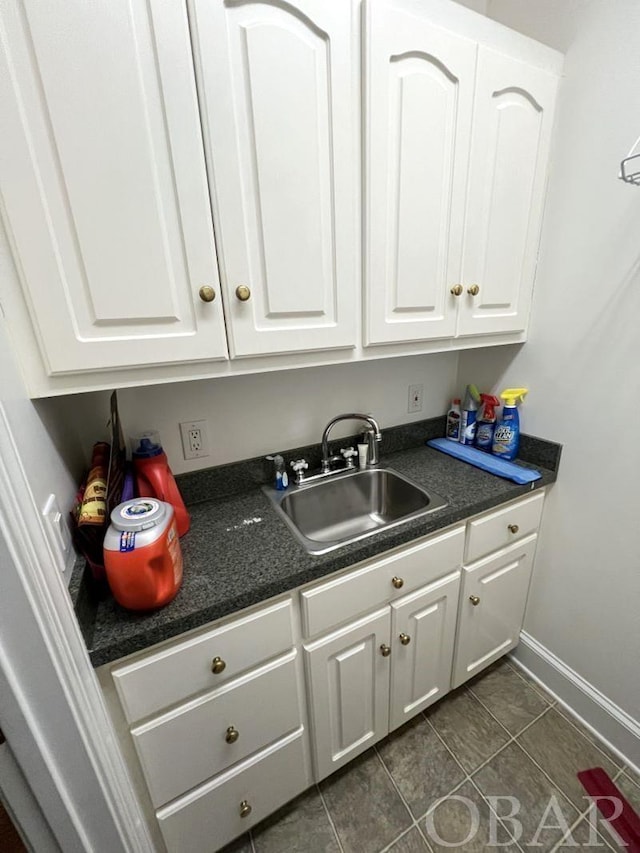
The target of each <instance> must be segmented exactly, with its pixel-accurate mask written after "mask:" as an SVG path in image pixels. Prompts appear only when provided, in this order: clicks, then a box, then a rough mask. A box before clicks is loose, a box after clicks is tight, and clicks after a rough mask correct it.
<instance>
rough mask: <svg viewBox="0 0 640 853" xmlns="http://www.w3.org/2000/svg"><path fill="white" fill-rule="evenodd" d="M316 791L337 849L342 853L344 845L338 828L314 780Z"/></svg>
mask: <svg viewBox="0 0 640 853" xmlns="http://www.w3.org/2000/svg"><path fill="white" fill-rule="evenodd" d="M316 791H317V792H318V795H319V797H320V802H321V803H322V805H323V807H324V810H325V813H326V815H327V820H328V821H329V826H330V827H331V829H332V830H333V834H334V836H335V839H336V842H337V844H338V849H339V850H340V853H344V847H343V846H342V841H340V836H339V835H338V830H337V829H336V825H335V823H334V822H333V818H332V817H331V812H330V811H329V806H328V805H327V803H326V801H325V798H324V794H323V793H322V789H321V788H320V785H319V784H318V782H316Z"/></svg>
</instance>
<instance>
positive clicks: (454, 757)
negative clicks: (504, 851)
mask: <svg viewBox="0 0 640 853" xmlns="http://www.w3.org/2000/svg"><path fill="white" fill-rule="evenodd" d="M546 710H547V709H545V711H543V713H545V712H546ZM423 715H424V716H425V719H426V720H427V722H428V723H429V725H430V726H431V728H432V730H433V732H434V734H435V735H436V737H437V738H438V739H439V740H440V742H441V743H442V745H443V746H444V748H445V749H446V750H447V752H448V753H449V755H451V757H452V758H453V760H454V761H455V762H456V764H457V765H458V767H460V769H461V770H462V772H463V773H464V774H465V778H464V779H463V780H462V782H460V784H459V785H456V786H455V788H452V789H451V791H449V793H448V794H447V796H448V797H450V796H451V794H454V793H455V792H456V791H458V790H459V789H460V788H461V787H462V786H463V785H464V784H465V783H466V782H469V784H471V785H472V786H473V787H474V788H475V789H476V791H477V792H478V793H479V794H480V797H481V798H482V799H483V800H484V801H485V802H486V804H487V806H488V807H489V809H491V811H492V812H493V813H494V814H495V816H496V817H497V818H498V820H499V821H500V825H501V826H502V827H503V828H504V829H505V831H506V832H507V834H508V835H511V833H510V832H509V828H508V827H507V826H506V824H505V823H504V822H503V821H502V819H501V818H500V815H499V814H498V813H497V812H496V811H495V809H492V808H491V804H490V803H489V801H488V800H487V798H486V797H485V795H484V794H483V793H482V791H481V790H480V788H479V787H478V785H477V783H476V782H475V781H474V779H473V778H472V776H471V774H470V773H467V771H466V770H465V769H464V767H463V766H462V765H461V764H460V762H459V761H458V759H457V758H456V756H455V754H454V752H453V750H452V749H451V748H450V747H449V745H448V744H447V743H446V741H445V740H444V738H443V737H442V735H441V734H440V732H439V731H438V730H437V729H436V727H435V726H434V725H433V723H432V722H431V720H430V719H429V718H428V717H427V716H426V714H424V712H423ZM540 716H542V715H540ZM506 745H507V744H505V746H506ZM498 752H500V750H498ZM498 752H496V753H495V755H497V754H498ZM493 757H494V756H491V758H493ZM491 758H490V759H489V761H491ZM473 772H474V773H475V772H476V771H475V770H474V771H473ZM428 813H429V809H427V811H426V812H425V813H424V814H423V815H422V817H421V818H420V821H423V820H424V819H425V817H426V816H427V814H428ZM421 834H422V835H423V836H424V833H422V832H421ZM425 841H426V838H425ZM513 843H514V844H515V846H516V847H517V848H518V850H520V851H521V853H524V851H523V850H522V848H521V847H520V845H519V844H518V842H517V841H515V839H514V841H513Z"/></svg>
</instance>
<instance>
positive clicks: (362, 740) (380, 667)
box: [305, 607, 391, 779]
mask: <svg viewBox="0 0 640 853" xmlns="http://www.w3.org/2000/svg"><path fill="white" fill-rule="evenodd" d="M390 628H391V625H390V619H389V608H388V607H386V608H384V610H377V611H376V612H375V613H373V614H371V616H368V617H366V618H365V619H360V620H359V621H357V622H355V623H353V624H350V625H348V626H347V627H346V628H343V629H342V630H340V631H336V632H334V633H332V634H329V636H328V637H323V638H322V639H321V640H319V641H318V642H316V643H311V644H310V645H307V646H305V659H306V671H307V680H308V688H309V696H310V700H311V701H310V706H311V719H312V724H313V732H314V746H315V749H314V755H315V765H316V776H317V778H319V779H323V778H324V777H325V776H328V775H329V774H330V773H333V771H334V770H337V769H338V767H342V765H343V764H346V763H347V762H348V761H350V760H351V759H352V758H354V757H355V756H356V755H358V754H359V753H361V752H363V751H364V750H365V749H367V748H368V747H369V746H371V745H372V744H373V743H375V742H376V741H377V740H380V738H381V737H383V736H384V735H386V733H387V731H388V730H389V652H390V645H389V643H390Z"/></svg>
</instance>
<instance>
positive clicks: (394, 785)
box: [373, 744, 415, 838]
mask: <svg viewBox="0 0 640 853" xmlns="http://www.w3.org/2000/svg"><path fill="white" fill-rule="evenodd" d="M373 750H374V752H375V754H376V755H377V756H378V761H379V762H380V764H382V767H383V768H384V772H385V773H386V774H387V776H388V777H389V779H390V780H391V784H392V785H393V787H394V788H395V790H396V793H397V795H398V796H399V797H400V799H401V800H402V805H403V806H404V807H405V809H406V810H407V812H408V813H409V817H410V818H411V822H412V823H413V822H414V821H415V818H414V816H413V812H412V811H411V809H410V808H409V804H408V803H407V801H406V800H405V798H404V796H403V795H402V792H401V791H400V788H399V787H398V785H397V784H396V780H395V779H394V778H393V776H392V775H391V771H390V770H389V768H388V767H387V765H386V764H385V763H384V760H383V758H382V756H381V755H380V752H379V751H378V745H377V744H374V745H373ZM399 837H400V836H398V838H399Z"/></svg>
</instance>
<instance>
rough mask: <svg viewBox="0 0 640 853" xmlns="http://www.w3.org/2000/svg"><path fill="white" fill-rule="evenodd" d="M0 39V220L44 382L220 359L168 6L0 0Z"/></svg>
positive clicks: (187, 104) (207, 232)
mask: <svg viewBox="0 0 640 853" xmlns="http://www.w3.org/2000/svg"><path fill="white" fill-rule="evenodd" d="M0 39H1V40H2V42H3V45H4V49H3V50H2V51H0V102H1V112H2V118H3V139H2V148H3V156H0V185H1V192H2V198H3V204H4V214H5V224H6V228H7V232H8V236H9V240H10V243H11V248H12V249H13V253H14V257H15V258H16V262H17V263H16V267H17V271H18V274H19V276H20V279H21V284H22V290H23V293H24V298H25V302H26V304H27V308H28V311H29V314H30V316H31V320H32V323H33V326H34V330H35V334H36V338H37V340H38V343H39V346H40V350H41V355H42V360H43V363H44V368H45V371H46V373H47V374H48V375H49V376H60V375H62V376H64V375H69V374H73V373H80V372H87V371H92V370H109V369H118V368H125V367H137V366H144V365H155V364H160V363H165V364H166V363H171V362H181V361H195V360H210V359H225V358H227V344H226V338H225V326H224V317H223V312H222V299H221V298H220V288H219V285H218V272H217V267H216V256H215V245H214V235H213V223H212V219H211V210H210V204H209V199H208V191H207V176H206V168H205V161H204V155H203V148H202V134H201V129H200V120H199V115H198V101H197V93H196V86H195V77H194V72H193V63H192V58H191V44H190V37H189V23H188V19H187V15H186V10H185V9H184V7H182V6H181V4H180V3H166V2H162V0H148V2H146V3H139V2H135V3H131V2H126V0H94V2H91V3H64V2H54V0H38V2H36V3H6V4H4V5H3V7H2V10H1V11H0ZM203 287H206V288H210V290H205V291H203V293H204V295H205V296H208V297H210V296H211V294H212V293H213V295H214V298H213V300H210V301H208V302H207V301H204V300H203V299H202V298H201V297H200V295H199V291H200V289H201V288H203ZM215 297H217V298H215ZM18 343H21V342H18Z"/></svg>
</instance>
